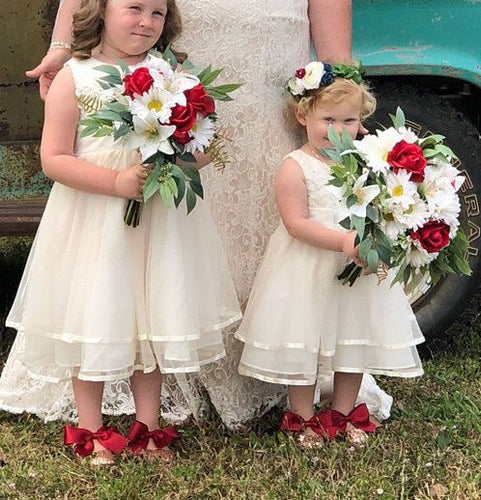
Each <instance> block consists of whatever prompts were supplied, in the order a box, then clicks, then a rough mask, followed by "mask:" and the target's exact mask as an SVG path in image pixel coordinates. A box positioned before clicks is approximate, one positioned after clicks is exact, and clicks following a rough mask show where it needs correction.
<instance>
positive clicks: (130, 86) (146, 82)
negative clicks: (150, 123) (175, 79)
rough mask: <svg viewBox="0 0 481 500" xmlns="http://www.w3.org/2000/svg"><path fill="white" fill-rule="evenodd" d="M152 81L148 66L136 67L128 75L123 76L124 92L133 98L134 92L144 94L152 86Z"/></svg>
mask: <svg viewBox="0 0 481 500" xmlns="http://www.w3.org/2000/svg"><path fill="white" fill-rule="evenodd" d="M153 83H154V79H153V78H152V76H150V73H149V70H148V68H138V69H136V70H135V71H134V72H133V73H131V74H130V75H126V76H125V78H124V85H125V93H126V94H127V95H128V96H129V97H131V98H132V99H133V98H134V94H139V95H142V94H144V93H145V92H147V91H148V90H149V89H150V87H152V84H153Z"/></svg>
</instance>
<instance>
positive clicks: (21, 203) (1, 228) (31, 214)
mask: <svg viewBox="0 0 481 500" xmlns="http://www.w3.org/2000/svg"><path fill="white" fill-rule="evenodd" d="M46 201H47V200H45V199H43V200H28V201H25V200H12V201H0V236H20V235H27V234H32V233H34V232H35V231H36V230H37V227H38V224H39V223H40V219H41V217H42V213H43V210H44V208H45V203H46Z"/></svg>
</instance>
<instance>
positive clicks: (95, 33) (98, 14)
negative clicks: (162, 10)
mask: <svg viewBox="0 0 481 500" xmlns="http://www.w3.org/2000/svg"><path fill="white" fill-rule="evenodd" d="M107 2H108V0H82V3H81V4H80V9H79V10H78V11H77V12H76V13H75V14H74V16H73V23H72V34H73V41H72V55H73V56H74V57H76V58H77V59H88V58H89V57H90V56H91V53H92V49H94V48H95V47H97V45H99V43H100V41H101V39H102V31H103V29H104V20H103V18H104V16H105V10H106V8H107ZM181 32H182V20H181V17H180V12H179V9H178V8H177V5H176V3H175V0H167V15H166V16H165V24H164V29H163V30H162V34H161V35H160V38H159V39H158V40H157V42H156V44H155V48H157V49H159V50H161V51H162V50H164V49H165V48H166V47H167V46H168V45H169V44H171V43H172V42H174V41H175V40H176V39H177V38H178V37H179V36H180V34H181ZM173 52H174V54H175V56H176V57H177V60H178V61H179V62H183V61H185V59H186V58H187V55H186V54H185V53H184V52H175V51H173Z"/></svg>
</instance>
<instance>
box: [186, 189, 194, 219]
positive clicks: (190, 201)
mask: <svg viewBox="0 0 481 500" xmlns="http://www.w3.org/2000/svg"><path fill="white" fill-rule="evenodd" d="M185 201H186V203H187V214H190V212H192V210H193V209H194V207H195V204H196V203H197V198H196V196H195V194H194V192H193V191H192V189H190V188H187V190H186V193H185Z"/></svg>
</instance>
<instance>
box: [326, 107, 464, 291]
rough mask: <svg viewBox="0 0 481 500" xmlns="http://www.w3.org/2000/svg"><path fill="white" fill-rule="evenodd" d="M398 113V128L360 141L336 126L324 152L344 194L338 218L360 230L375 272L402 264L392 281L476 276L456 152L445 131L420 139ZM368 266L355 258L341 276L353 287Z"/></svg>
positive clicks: (362, 248)
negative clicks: (462, 222)
mask: <svg viewBox="0 0 481 500" xmlns="http://www.w3.org/2000/svg"><path fill="white" fill-rule="evenodd" d="M391 119H392V121H393V126H392V127H390V128H388V129H386V130H377V131H376V133H375V134H373V135H367V136H365V137H364V138H363V139H362V140H359V141H353V140H352V139H351V137H350V136H349V134H348V133H347V131H344V132H343V134H342V135H339V134H337V133H336V132H335V131H334V129H332V128H331V130H330V131H329V140H330V142H331V144H332V145H333V148H332V149H327V150H325V151H324V154H326V155H328V156H329V157H330V158H331V159H333V160H334V161H335V162H336V164H335V165H334V166H332V167H331V173H332V176H331V180H330V184H331V185H332V186H331V189H333V190H334V191H336V194H337V195H338V197H339V200H340V202H339V203H340V205H339V213H338V214H337V218H338V220H339V221H340V223H341V225H342V226H343V227H345V228H346V229H352V230H355V231H356V244H357V245H359V247H358V251H359V257H360V259H361V260H362V261H364V262H366V263H367V264H368V266H369V270H370V271H371V272H373V273H378V276H380V274H384V277H385V275H386V272H387V269H389V268H397V274H396V276H395V278H394V279H393V282H392V284H394V283H396V282H402V283H404V285H405V286H408V287H409V286H410V285H415V284H416V283H417V281H418V280H419V279H420V278H422V277H424V276H426V273H429V277H430V279H431V281H432V283H433V284H434V283H436V282H437V281H438V280H439V279H440V278H441V277H442V276H444V275H446V274H448V273H459V274H466V275H469V274H470V273H471V270H470V268H469V265H468V262H467V260H466V254H467V248H468V242H467V238H466V236H465V234H464V232H463V231H462V229H461V228H460V227H459V214H460V210H461V208H460V202H459V196H458V194H457V192H458V190H459V188H460V187H461V185H462V184H463V182H464V177H462V176H461V175H459V171H458V170H457V169H456V168H455V167H454V166H453V165H452V162H451V160H452V159H455V158H456V156H455V155H454V153H453V152H452V151H451V149H450V148H449V147H447V146H446V145H445V144H443V139H444V137H443V136H441V135H435V134H433V135H429V136H427V137H424V138H420V137H418V136H417V135H416V134H415V133H414V132H413V131H412V130H411V129H409V128H406V126H405V118H404V113H403V112H402V110H401V109H400V108H398V109H397V112H396V116H392V115H391ZM361 271H362V269H361V268H360V267H358V266H356V265H355V264H354V263H351V264H349V265H347V266H346V268H345V269H344V271H343V272H342V273H341V274H340V275H339V279H340V280H342V281H343V284H346V283H349V285H350V286H352V284H353V283H354V282H355V280H356V278H357V277H358V276H359V274H360V273H361ZM380 271H382V272H380Z"/></svg>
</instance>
